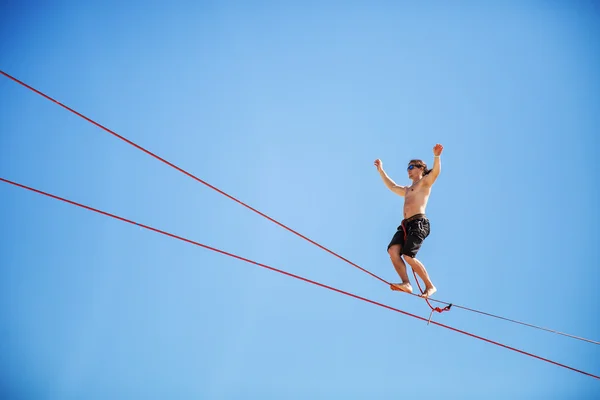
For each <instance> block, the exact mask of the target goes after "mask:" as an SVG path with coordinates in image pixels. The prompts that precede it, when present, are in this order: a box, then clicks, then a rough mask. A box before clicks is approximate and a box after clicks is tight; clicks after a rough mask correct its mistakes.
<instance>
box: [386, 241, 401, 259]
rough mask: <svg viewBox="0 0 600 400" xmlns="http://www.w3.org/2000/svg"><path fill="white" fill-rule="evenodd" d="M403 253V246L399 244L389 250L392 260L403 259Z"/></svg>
mask: <svg viewBox="0 0 600 400" xmlns="http://www.w3.org/2000/svg"><path fill="white" fill-rule="evenodd" d="M401 251H402V246H400V245H399V244H394V245H392V246H390V247H389V248H388V254H389V255H390V258H401V255H400V252H401Z"/></svg>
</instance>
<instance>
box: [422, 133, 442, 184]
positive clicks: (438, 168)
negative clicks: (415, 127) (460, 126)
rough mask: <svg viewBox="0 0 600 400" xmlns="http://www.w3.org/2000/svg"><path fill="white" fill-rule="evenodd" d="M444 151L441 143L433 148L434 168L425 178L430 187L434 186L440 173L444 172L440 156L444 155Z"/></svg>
mask: <svg viewBox="0 0 600 400" xmlns="http://www.w3.org/2000/svg"><path fill="white" fill-rule="evenodd" d="M443 150H444V146H442V145H441V144H439V143H438V144H436V145H435V146H434V147H433V167H432V168H431V172H429V174H427V176H425V180H426V181H427V183H429V184H430V185H433V183H434V182H435V180H436V179H437V177H438V176H439V175H440V172H442V161H441V159H440V156H441V155H442V151H443Z"/></svg>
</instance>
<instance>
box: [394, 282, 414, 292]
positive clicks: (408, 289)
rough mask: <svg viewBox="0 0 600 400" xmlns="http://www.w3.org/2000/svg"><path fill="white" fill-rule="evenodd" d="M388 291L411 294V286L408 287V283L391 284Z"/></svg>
mask: <svg viewBox="0 0 600 400" xmlns="http://www.w3.org/2000/svg"><path fill="white" fill-rule="evenodd" d="M390 289H392V290H395V291H398V292H405V293H412V286H411V285H410V283H409V282H403V283H392V284H391V285H390Z"/></svg>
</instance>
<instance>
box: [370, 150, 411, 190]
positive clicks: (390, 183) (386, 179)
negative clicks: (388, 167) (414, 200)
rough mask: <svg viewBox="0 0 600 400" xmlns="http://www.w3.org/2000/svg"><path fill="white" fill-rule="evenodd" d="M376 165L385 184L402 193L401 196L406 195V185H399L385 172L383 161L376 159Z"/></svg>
mask: <svg viewBox="0 0 600 400" xmlns="http://www.w3.org/2000/svg"><path fill="white" fill-rule="evenodd" d="M375 166H376V167H377V171H378V172H379V175H380V176H381V179H382V180H383V183H384V184H385V186H387V188H388V189H390V190H391V191H392V192H394V193H396V194H397V195H400V196H404V195H406V187H405V186H400V185H397V184H396V182H394V181H393V180H392V179H391V178H390V177H389V176H388V175H387V174H386V173H385V171H384V170H383V163H382V162H381V160H379V159H377V160H375Z"/></svg>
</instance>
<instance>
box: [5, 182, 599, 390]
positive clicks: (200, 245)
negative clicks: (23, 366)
mask: <svg viewBox="0 0 600 400" xmlns="http://www.w3.org/2000/svg"><path fill="white" fill-rule="evenodd" d="M0 181H2V182H5V183H8V184H11V185H13V186H17V187H20V188H22V189H27V190H29V191H32V192H35V193H38V194H41V195H44V196H47V197H51V198H53V199H56V200H60V201H63V202H65V203H68V204H72V205H74V206H77V207H81V208H84V209H86V210H89V211H93V212H96V213H98V214H102V215H105V216H107V217H111V218H114V219H117V220H119V221H122V222H127V223H128V224H132V225H137V226H139V227H141V228H144V229H148V230H151V231H153V232H156V233H160V234H162V235H166V236H169V237H172V238H174V239H178V240H181V241H184V242H187V243H190V244H193V245H196V246H199V247H203V248H205V249H208V250H211V251H215V252H217V253H221V254H223V255H226V256H229V257H233V258H236V259H238V260H241V261H245V262H247V263H250V264H254V265H257V266H259V267H262V268H266V269H268V270H271V271H274V272H278V273H280V274H283V275H287V276H289V277H292V278H296V279H299V280H301V281H304V282H307V283H311V284H313V285H317V286H320V287H322V288H325V289H329V290H332V291H334V292H337V293H340V294H343V295H346V296H350V297H354V298H355V299H358V300H362V301H365V302H367V303H371V304H374V305H376V306H379V307H383V308H386V309H388V310H391V311H395V312H398V313H401V314H404V315H407V316H409V317H413V318H416V319H418V320H421V321H427V319H425V318H423V317H420V316H418V315H415V314H411V313H409V312H406V311H403V310H400V309H398V308H394V307H391V306H388V305H386V304H383V303H379V302H377V301H374V300H370V299H368V298H366V297H362V296H358V295H356V294H353V293H350V292H346V291H344V290H341V289H337V288H335V287H332V286H328V285H325V284H323V283H319V282H316V281H313V280H311V279H308V278H304V277H302V276H299V275H295V274H292V273H290V272H286V271H283V270H280V269H277V268H274V267H270V266H268V265H265V264H261V263H258V262H256V261H252V260H250V259H247V258H244V257H240V256H237V255H235V254H232V253H228V252H226V251H223V250H219V249H217V248H214V247H211V246H207V245H205V244H202V243H199V242H196V241H193V240H190V239H186V238H184V237H182V236H177V235H174V234H172V233H169V232H166V231H163V230H160V229H157V228H153V227H151V226H149V225H144V224H140V223H138V222H135V221H132V220H129V219H127V218H123V217H119V216H118V215H115V214H111V213H109V212H106V211H102V210H99V209H96V208H93V207H90V206H86V205H84V204H81V203H77V202H75V201H71V200H68V199H65V198H62V197H59V196H56V195H53V194H50V193H46V192H43V191H41V190H38V189H34V188H32V187H29V186H25V185H22V184H20V183H16V182H13V181H9V180H8V179H4V178H0ZM431 323H432V324H434V325H437V326H440V327H442V328H446V329H450V330H452V331H455V332H458V333H462V334H463V335H467V336H470V337H472V338H475V339H479V340H483V341H484V342H488V343H491V344H494V345H496V346H500V347H503V348H505V349H508V350H512V351H515V352H517V353H521V354H524V355H526V356H529V357H533V358H537V359H538V360H541V361H545V362H548V363H550V364H554V365H556V366H559V367H562V368H566V369H569V370H571V371H574V372H578V373H580V374H583V375H587V376H590V377H592V378H595V379H598V380H600V376H597V375H594V374H591V373H589V372H585V371H582V370H579V369H576V368H573V367H569V366H568V365H565V364H561V363H559V362H556V361H552V360H550V359H547V358H544V357H540V356H537V355H535V354H532V353H528V352H526V351H523V350H519V349H517V348H514V347H511V346H508V345H505V344H502V343H499V342H495V341H493V340H490V339H486V338H484V337H482V336H478V335H475V334H472V333H469V332H466V331H463V330H461V329H457V328H454V327H451V326H449V325H444V324H441V323H439V322H435V321H431Z"/></svg>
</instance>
